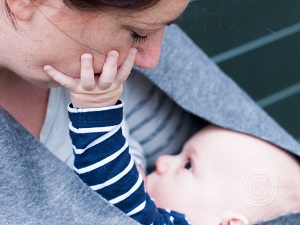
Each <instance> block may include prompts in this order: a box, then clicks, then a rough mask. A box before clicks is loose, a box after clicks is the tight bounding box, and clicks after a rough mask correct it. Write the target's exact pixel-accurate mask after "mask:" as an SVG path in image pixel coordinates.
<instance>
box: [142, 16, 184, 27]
mask: <svg viewBox="0 0 300 225" xmlns="http://www.w3.org/2000/svg"><path fill="white" fill-rule="evenodd" d="M180 19H181V15H179V16H178V17H177V18H175V19H173V20H169V21H164V22H153V23H151V22H145V21H138V22H139V23H142V24H146V25H148V26H170V25H172V24H174V23H176V22H177V21H179V20H180Z"/></svg>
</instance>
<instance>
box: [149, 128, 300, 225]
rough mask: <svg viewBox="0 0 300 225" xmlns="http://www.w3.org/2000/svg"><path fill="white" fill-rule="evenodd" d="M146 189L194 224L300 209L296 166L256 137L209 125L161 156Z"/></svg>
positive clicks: (236, 223)
mask: <svg viewBox="0 0 300 225" xmlns="http://www.w3.org/2000/svg"><path fill="white" fill-rule="evenodd" d="M146 188H147V191H148V193H149V195H150V196H151V197H152V198H153V199H154V200H155V202H156V205H157V206H158V207H160V208H169V209H172V210H175V211H178V212H180V213H184V214H185V215H186V216H187V217H188V219H189V220H190V221H191V222H192V224H196V225H207V224H209V225H243V224H249V223H253V222H255V221H259V220H262V219H266V218H270V217H272V216H275V215H278V214H281V213H285V212H289V211H296V210H300V192H299V190H300V166H299V164H298V162H297V161H296V160H295V159H294V158H293V157H292V156H291V155H290V154H288V153H286V152H285V151H283V150H281V149H280V148H278V147H276V146H274V145H271V144H269V143H267V142H265V141H262V140H260V139H257V138H254V137H251V136H249V135H245V134H241V133H238V132H234V131H229V130H225V129H222V128H218V127H215V126H209V127H207V128H205V129H203V130H201V131H200V132H198V133H197V134H195V135H194V136H193V137H192V138H191V139H190V140H189V141H188V142H187V143H186V144H185V146H184V148H183V150H182V152H181V153H180V154H179V155H176V156H161V157H159V158H158V160H157V162H156V171H155V172H154V173H152V174H150V175H148V177H147V180H146Z"/></svg>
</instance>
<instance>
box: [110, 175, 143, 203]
mask: <svg viewBox="0 0 300 225" xmlns="http://www.w3.org/2000/svg"><path fill="white" fill-rule="evenodd" d="M142 182H143V178H142V176H141V174H139V178H138V180H137V182H136V183H135V185H133V187H132V188H131V189H130V190H129V191H128V192H126V193H125V194H123V195H120V196H119V197H117V198H114V199H112V200H109V202H110V203H111V204H113V205H114V204H117V203H119V202H121V201H123V200H124V199H126V198H128V197H129V196H130V195H132V194H133V193H134V192H135V191H136V190H137V189H138V188H139V187H140V186H141V184H142Z"/></svg>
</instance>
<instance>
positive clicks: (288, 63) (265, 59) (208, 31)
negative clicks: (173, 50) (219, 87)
mask: <svg viewBox="0 0 300 225" xmlns="http://www.w3.org/2000/svg"><path fill="white" fill-rule="evenodd" d="M178 24H179V26H180V27H181V28H182V29H183V30H184V31H185V32H186V33H187V34H188V35H189V36H190V37H191V38H192V39H193V41H194V42H195V43H196V44H197V45H198V46H199V47H200V48H201V49H202V50H203V51H204V52H206V54H207V55H208V56H210V57H211V59H212V60H213V61H215V62H216V63H217V64H218V65H219V67H220V68H221V69H222V70H223V71H224V72H225V73H226V74H228V75H229V76H230V77H231V78H232V79H233V80H235V81H236V82H237V83H238V84H239V85H240V86H241V87H242V88H243V89H244V90H245V91H246V92H247V93H248V94H249V95H250V96H251V97H252V98H253V99H254V100H255V101H257V103H258V104H259V105H260V106H261V107H262V108H264V109H265V110H266V111H267V112H268V113H269V114H270V115H271V116H272V117H273V118H274V119H275V120H276V121H277V122H278V123H279V124H280V125H281V126H283V127H284V128H285V129H286V130H287V131H288V132H290V133H291V134H292V135H293V136H294V137H295V138H296V139H297V140H299V141H300V1H299V0H192V1H191V3H190V5H189V6H188V8H187V10H186V12H185V13H184V14H183V17H182V19H181V20H180V21H179V22H178Z"/></svg>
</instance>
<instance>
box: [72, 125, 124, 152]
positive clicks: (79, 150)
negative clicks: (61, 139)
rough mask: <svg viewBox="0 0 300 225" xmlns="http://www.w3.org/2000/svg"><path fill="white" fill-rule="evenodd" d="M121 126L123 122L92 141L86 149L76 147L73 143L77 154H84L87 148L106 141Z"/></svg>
mask: <svg viewBox="0 0 300 225" xmlns="http://www.w3.org/2000/svg"><path fill="white" fill-rule="evenodd" d="M120 128H121V124H119V125H118V126H116V128H115V129H113V130H111V131H110V132H108V133H106V134H104V135H103V136H101V137H99V138H97V139H96V140H94V141H92V142H91V143H90V144H89V145H88V146H86V147H85V148H84V149H76V147H75V146H74V145H72V147H73V149H74V152H75V154H78V155H80V154H82V153H84V152H85V151H86V150H87V149H89V148H91V147H93V146H95V145H97V144H99V143H101V142H103V141H105V140H106V139H108V138H110V137H111V136H112V135H114V134H115V133H117V131H118V130H119V129H120Z"/></svg>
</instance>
